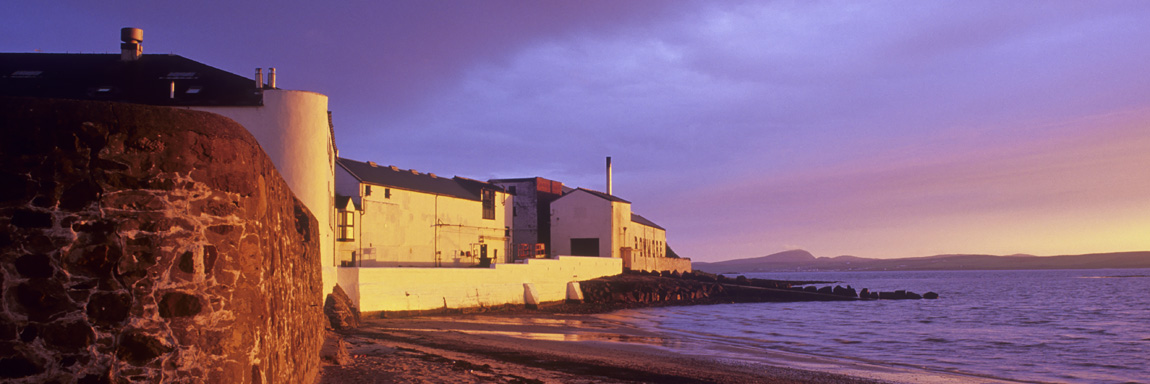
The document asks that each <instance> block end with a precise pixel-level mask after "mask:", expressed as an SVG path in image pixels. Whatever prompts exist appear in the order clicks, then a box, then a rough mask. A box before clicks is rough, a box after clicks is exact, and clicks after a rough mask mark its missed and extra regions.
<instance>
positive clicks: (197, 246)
mask: <svg viewBox="0 0 1150 384" xmlns="http://www.w3.org/2000/svg"><path fill="white" fill-rule="evenodd" d="M316 226H317V222H316V220H315V218H313V217H312V215H311V213H309V212H308V210H307V209H306V208H305V207H304V206H303V204H301V203H300V202H299V200H297V199H296V198H295V197H293V195H292V193H291V192H290V190H289V189H288V187H287V185H286V184H285V183H284V181H283V180H282V179H281V178H280V176H279V174H278V173H277V172H276V171H275V168H274V166H273V165H272V163H271V161H270V160H269V159H268V158H267V156H266V155H264V153H263V151H262V150H261V149H260V147H259V145H258V144H257V142H256V140H255V139H254V138H252V137H251V135H250V134H248V132H247V131H246V130H245V129H244V128H243V127H242V126H240V125H238V124H236V123H235V122H233V121H231V120H229V119H227V118H224V117H222V116H219V115H215V114H211V113H204V112H195V111H187V110H179V109H172V108H165V107H151V106H141V105H132V104H119V103H105V102H91V101H65V100H44V99H13V98H0V381H2V382H16V383H21V382H27V383H33V382H35V383H41V382H63V383H67V382H79V383H103V382H161V381H162V382H214V383H225V382H226V383H287V382H314V381H315V380H316V378H317V375H318V373H319V358H318V356H319V347H320V345H321V342H322V337H323V335H322V332H323V323H322V322H323V321H324V318H323V314H322V301H321V300H322V298H321V294H322V292H321V289H322V288H321V287H322V284H321V282H320V272H319V269H320V265H319V263H320V262H319V241H318V235H317V233H318V232H317V231H316Z"/></svg>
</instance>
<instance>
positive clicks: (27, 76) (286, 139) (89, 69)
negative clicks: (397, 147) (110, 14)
mask: <svg viewBox="0 0 1150 384" xmlns="http://www.w3.org/2000/svg"><path fill="white" fill-rule="evenodd" d="M143 35H144V32H143V31H142V30H140V29H136V28H123V29H121V31H120V38H121V41H122V44H120V49H121V51H120V53H119V54H56V53H0V73H3V74H6V75H8V76H0V94H2V95H7V96H26V97H51V98H65V99H82V100H102V101H115V102H126V103H136V104H148V105H158V106H169V107H173V108H187V109H194V110H200V111H207V112H213V113H217V114H220V115H223V116H226V117H228V118H231V119H232V120H235V121H236V122H238V123H240V124H241V125H243V126H244V128H246V129H247V130H248V132H250V133H251V134H252V136H254V137H255V139H256V140H257V141H258V142H259V144H260V147H262V148H263V150H264V152H265V153H267V155H268V157H269V158H270V159H271V161H272V163H273V164H275V166H276V170H277V171H279V173H280V175H281V176H282V177H283V179H284V181H286V182H287V185H288V187H289V188H291V190H292V192H293V193H294V194H295V196H296V197H297V198H299V199H300V201H302V202H303V204H304V205H305V206H306V207H307V208H308V210H310V211H311V213H312V215H313V216H315V218H316V220H317V221H318V222H319V235H320V242H321V243H320V257H321V266H322V272H323V284H324V292H331V288H332V287H333V286H334V285H335V281H336V275H335V272H336V269H335V256H334V255H335V245H334V230H335V222H334V219H335V215H334V211H333V209H332V196H333V194H334V188H335V184H334V183H335V175H334V172H335V157H336V147H335V141H334V134H333V129H332V126H331V119H330V112H328V99H327V96H324V95H322V94H319V93H315V92H308V91H293V90H286V89H280V88H278V87H277V86H276V78H275V70H274V69H268V71H267V80H266V82H265V80H264V72H263V71H262V70H260V69H257V70H256V75H255V77H254V78H251V77H245V76H240V75H236V74H234V73H230V72H227V71H224V70H221V69H218V68H214V67H211V66H208V65H205V64H202V63H199V62H196V61H194V60H191V59H188V58H185V57H182V56H178V55H172V54H144V53H143Z"/></svg>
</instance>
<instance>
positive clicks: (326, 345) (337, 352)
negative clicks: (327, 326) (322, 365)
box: [319, 331, 352, 365]
mask: <svg viewBox="0 0 1150 384" xmlns="http://www.w3.org/2000/svg"><path fill="white" fill-rule="evenodd" d="M319 358H320V359H321V360H323V361H324V362H327V363H329V364H335V365H348V364H351V362H352V359H351V354H350V353H348V352H347V342H346V341H344V340H343V336H341V335H340V334H338V333H335V332H331V331H328V332H327V333H326V334H325V335H324V338H323V346H321V347H320V349H319Z"/></svg>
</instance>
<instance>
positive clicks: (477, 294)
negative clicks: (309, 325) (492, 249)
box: [339, 256, 623, 312]
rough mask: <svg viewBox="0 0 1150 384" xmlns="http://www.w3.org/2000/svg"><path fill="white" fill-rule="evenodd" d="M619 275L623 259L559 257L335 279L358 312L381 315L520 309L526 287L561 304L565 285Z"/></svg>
mask: <svg viewBox="0 0 1150 384" xmlns="http://www.w3.org/2000/svg"><path fill="white" fill-rule="evenodd" d="M622 272H623V264H622V259H613V258H604V257H575V256H561V257H559V258H558V259H531V260H527V261H526V262H525V263H516V264H496V265H493V266H492V267H491V268H341V269H340V271H339V274H340V279H341V282H340V286H341V287H343V288H344V290H345V291H347V293H348V296H350V297H351V299H352V301H354V302H355V303H356V304H357V305H358V306H359V310H360V311H361V312H379V311H414V310H428V309H438V308H444V307H445V306H446V307H447V308H473V307H486V306H494V305H503V304H524V303H525V301H524V287H523V284H527V283H529V284H533V285H534V287H535V289H536V292H537V293H538V294H539V299H540V301H543V302H548V301H559V300H564V299H565V298H566V293H567V283H568V282H571V281H584V280H590V279H594V278H598V277H603V276H614V275H618V274H620V273H622ZM345 282H346V284H345Z"/></svg>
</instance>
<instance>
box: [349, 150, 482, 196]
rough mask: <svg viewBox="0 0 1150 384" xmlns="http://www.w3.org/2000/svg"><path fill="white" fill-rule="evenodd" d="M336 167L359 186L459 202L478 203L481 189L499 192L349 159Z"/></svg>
mask: <svg viewBox="0 0 1150 384" xmlns="http://www.w3.org/2000/svg"><path fill="white" fill-rule="evenodd" d="M336 163H338V164H339V165H340V166H342V167H343V168H344V169H346V170H347V171H348V172H349V173H351V174H352V176H355V178H356V179H358V180H359V181H360V182H364V183H368V184H374V185H379V186H386V187H395V188H400V189H406V190H411V191H418V192H426V193H433V194H436V195H443V196H453V197H458V198H461V199H467V200H475V201H482V200H483V198H482V196H481V194H480V191H482V190H484V189H489V190H496V191H503V188H500V187H498V186H495V185H493V184H490V183H485V182H482V181H479V180H472V179H468V178H464V177H458V176H456V177H453V178H450V179H448V178H443V177H438V176H436V177H431V175H430V174H426V173H417V172H415V171H411V170H405V169H399V168H392V167H385V166H380V165H371V164H368V163H365V162H360V161H355V160H351V159H345V158H342V157H341V158H338V159H336Z"/></svg>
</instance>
